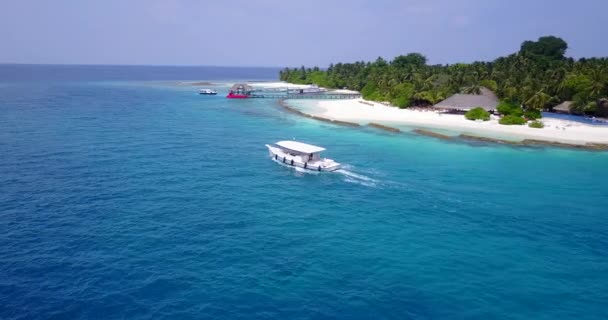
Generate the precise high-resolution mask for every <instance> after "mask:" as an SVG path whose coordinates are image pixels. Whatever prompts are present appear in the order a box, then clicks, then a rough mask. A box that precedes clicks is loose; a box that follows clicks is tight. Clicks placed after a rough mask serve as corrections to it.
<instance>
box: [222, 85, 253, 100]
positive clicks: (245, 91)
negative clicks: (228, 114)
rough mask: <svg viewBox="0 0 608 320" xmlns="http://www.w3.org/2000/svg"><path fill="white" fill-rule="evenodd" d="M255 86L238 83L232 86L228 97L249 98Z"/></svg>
mask: <svg viewBox="0 0 608 320" xmlns="http://www.w3.org/2000/svg"><path fill="white" fill-rule="evenodd" d="M252 91H253V87H251V86H250V85H248V84H242V83H237V84H235V85H233V86H232V88H230V92H229V93H228V95H227V96H226V98H228V99H247V98H250V97H251V92H252Z"/></svg>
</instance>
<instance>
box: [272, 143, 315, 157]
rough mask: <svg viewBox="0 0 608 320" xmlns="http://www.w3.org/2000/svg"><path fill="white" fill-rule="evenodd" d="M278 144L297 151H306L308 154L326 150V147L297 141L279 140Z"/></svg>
mask: <svg viewBox="0 0 608 320" xmlns="http://www.w3.org/2000/svg"><path fill="white" fill-rule="evenodd" d="M276 145H277V146H279V147H281V148H285V149H289V150H291V151H295V152H301V153H306V154H308V153H318V152H321V151H323V150H325V148H321V147H317V146H313V145H312V144H307V143H302V142H297V141H279V142H277V143H276Z"/></svg>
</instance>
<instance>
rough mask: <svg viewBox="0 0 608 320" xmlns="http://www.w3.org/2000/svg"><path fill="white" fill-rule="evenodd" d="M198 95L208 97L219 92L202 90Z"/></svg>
mask: <svg viewBox="0 0 608 320" xmlns="http://www.w3.org/2000/svg"><path fill="white" fill-rule="evenodd" d="M198 94H206V95H216V94H217V91H215V90H211V89H201V91H199V92H198Z"/></svg>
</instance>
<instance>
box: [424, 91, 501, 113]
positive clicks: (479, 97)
mask: <svg viewBox="0 0 608 320" xmlns="http://www.w3.org/2000/svg"><path fill="white" fill-rule="evenodd" d="M498 103H499V101H498V97H496V94H494V92H492V91H491V90H490V89H487V88H481V94H462V93H457V94H455V95H453V96H451V97H449V98H447V99H445V100H443V101H441V102H439V103H437V104H436V105H434V106H433V108H436V109H445V110H456V111H469V110H471V109H473V108H477V107H482V108H483V109H485V110H486V111H495V110H496V107H497V106H498Z"/></svg>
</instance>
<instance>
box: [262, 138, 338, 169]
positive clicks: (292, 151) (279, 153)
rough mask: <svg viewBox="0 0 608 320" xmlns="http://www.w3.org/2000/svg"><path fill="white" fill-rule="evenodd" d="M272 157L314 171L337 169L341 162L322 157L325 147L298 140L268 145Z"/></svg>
mask: <svg viewBox="0 0 608 320" xmlns="http://www.w3.org/2000/svg"><path fill="white" fill-rule="evenodd" d="M266 147H267V148H268V153H269V154H270V157H271V158H272V159H273V160H275V161H278V162H281V163H284V164H286V165H289V166H293V167H299V168H304V169H307V170H313V171H335V170H338V169H340V164H339V163H337V162H335V161H334V160H332V159H327V158H321V154H320V153H321V151H324V150H325V148H321V147H318V146H313V145H311V144H306V143H302V142H297V141H279V142H277V143H275V144H272V145H268V144H267V145H266Z"/></svg>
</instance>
